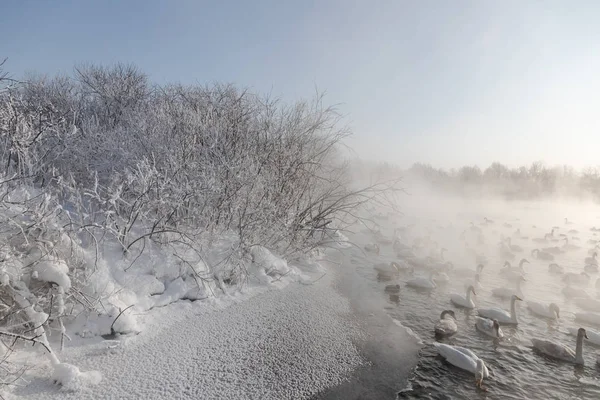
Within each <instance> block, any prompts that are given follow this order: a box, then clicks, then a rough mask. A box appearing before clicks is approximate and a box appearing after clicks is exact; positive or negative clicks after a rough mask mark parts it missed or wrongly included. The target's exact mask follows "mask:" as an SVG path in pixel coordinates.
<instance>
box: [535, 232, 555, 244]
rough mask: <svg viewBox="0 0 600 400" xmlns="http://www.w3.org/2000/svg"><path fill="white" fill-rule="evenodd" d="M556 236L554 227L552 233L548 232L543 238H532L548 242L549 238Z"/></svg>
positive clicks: (540, 241) (538, 241)
mask: <svg viewBox="0 0 600 400" xmlns="http://www.w3.org/2000/svg"><path fill="white" fill-rule="evenodd" d="M552 236H554V229H552V233H546V234H545V235H544V237H543V238H533V239H531V240H532V241H533V242H535V243H548V238H549V237H552Z"/></svg>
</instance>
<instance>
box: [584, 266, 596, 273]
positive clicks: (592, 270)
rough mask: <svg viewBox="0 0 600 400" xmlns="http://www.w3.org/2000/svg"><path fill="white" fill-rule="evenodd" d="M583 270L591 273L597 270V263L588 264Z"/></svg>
mask: <svg viewBox="0 0 600 400" xmlns="http://www.w3.org/2000/svg"><path fill="white" fill-rule="evenodd" d="M583 270H584V271H585V272H587V273H588V274H593V273H596V272H598V264H589V265H586V266H585V267H583Z"/></svg>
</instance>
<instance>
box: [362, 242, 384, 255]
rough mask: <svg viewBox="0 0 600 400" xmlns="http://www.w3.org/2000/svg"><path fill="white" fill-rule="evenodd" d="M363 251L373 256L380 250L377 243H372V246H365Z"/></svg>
mask: <svg viewBox="0 0 600 400" xmlns="http://www.w3.org/2000/svg"><path fill="white" fill-rule="evenodd" d="M365 250H366V251H367V252H369V253H375V254H377V255H379V252H380V251H381V248H380V247H379V245H378V244H377V243H373V244H366V245H365Z"/></svg>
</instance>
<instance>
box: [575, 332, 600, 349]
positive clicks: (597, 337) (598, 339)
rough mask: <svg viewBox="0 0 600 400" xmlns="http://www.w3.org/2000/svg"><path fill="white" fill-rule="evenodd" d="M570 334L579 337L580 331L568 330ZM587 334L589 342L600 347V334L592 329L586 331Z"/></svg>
mask: <svg viewBox="0 0 600 400" xmlns="http://www.w3.org/2000/svg"><path fill="white" fill-rule="evenodd" d="M568 329H569V333H570V334H571V335H573V336H577V334H578V333H579V332H578V331H579V329H577V328H568ZM585 334H586V335H587V340H586V341H587V342H590V343H592V344H595V345H596V346H600V332H597V331H593V330H591V329H586V330H585Z"/></svg>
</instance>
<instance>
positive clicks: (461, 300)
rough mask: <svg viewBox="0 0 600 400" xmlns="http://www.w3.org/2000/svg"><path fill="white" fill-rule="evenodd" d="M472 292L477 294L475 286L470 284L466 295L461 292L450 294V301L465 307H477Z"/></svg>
mask: <svg viewBox="0 0 600 400" xmlns="http://www.w3.org/2000/svg"><path fill="white" fill-rule="evenodd" d="M471 293H473V294H474V295H476V294H477V293H475V288H474V287H473V286H469V287H468V288H467V293H466V295H465V296H461V295H460V294H452V295H450V301H451V302H452V304H454V305H455V306H458V307H464V308H468V309H472V308H475V302H474V301H473V299H472V298H471Z"/></svg>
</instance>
